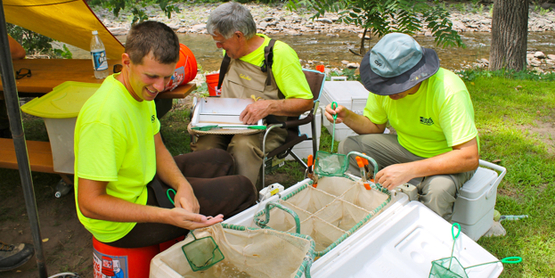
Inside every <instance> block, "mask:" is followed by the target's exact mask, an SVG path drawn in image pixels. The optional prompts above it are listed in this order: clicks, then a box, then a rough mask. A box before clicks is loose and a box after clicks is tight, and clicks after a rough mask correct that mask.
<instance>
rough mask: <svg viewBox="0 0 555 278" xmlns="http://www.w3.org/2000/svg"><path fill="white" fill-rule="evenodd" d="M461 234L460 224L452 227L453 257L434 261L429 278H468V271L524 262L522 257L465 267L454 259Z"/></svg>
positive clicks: (454, 224)
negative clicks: (491, 265) (500, 264)
mask: <svg viewBox="0 0 555 278" xmlns="http://www.w3.org/2000/svg"><path fill="white" fill-rule="evenodd" d="M455 228H457V233H456V234H455ZM460 234H461V226H460V225H459V223H453V226H451V235H452V236H453V247H452V248H451V256H450V257H447V258H442V259H439V260H435V261H432V268H431V269H430V276H428V277H429V278H468V275H467V273H466V270H467V269H469V268H473V267H478V266H483V265H488V264H495V263H508V264H517V263H520V262H522V258H520V257H507V258H503V259H502V260H500V261H493V262H487V263H482V264H477V265H473V266H468V267H463V265H462V264H461V263H460V262H459V260H458V259H457V258H456V257H453V252H454V251H455V241H456V240H457V238H458V237H459V235H460Z"/></svg>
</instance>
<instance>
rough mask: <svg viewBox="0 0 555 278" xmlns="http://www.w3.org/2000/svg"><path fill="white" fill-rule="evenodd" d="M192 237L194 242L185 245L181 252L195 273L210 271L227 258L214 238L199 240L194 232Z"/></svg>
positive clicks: (208, 237)
mask: <svg viewBox="0 0 555 278" xmlns="http://www.w3.org/2000/svg"><path fill="white" fill-rule="evenodd" d="M191 235H192V236H193V238H194V240H193V241H191V242H189V243H187V244H185V245H183V246H182V247H181V250H182V251H183V255H185V258H186V259H187V262H188V263H189V266H191V269H192V270H193V271H194V272H197V271H203V270H206V269H209V268H211V267H212V266H213V265H215V264H217V263H218V262H220V261H222V260H223V259H224V258H225V257H224V255H223V254H222V251H220V248H219V247H218V244H216V241H214V238H213V237H211V236H207V237H202V238H197V237H196V236H195V234H194V233H193V231H191ZM201 245H204V246H201Z"/></svg>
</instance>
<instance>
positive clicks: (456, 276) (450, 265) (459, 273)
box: [429, 257, 468, 278]
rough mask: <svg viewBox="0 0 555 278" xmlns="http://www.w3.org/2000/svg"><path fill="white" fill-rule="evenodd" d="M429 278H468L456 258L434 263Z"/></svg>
mask: <svg viewBox="0 0 555 278" xmlns="http://www.w3.org/2000/svg"><path fill="white" fill-rule="evenodd" d="M429 278H468V276H467V275H466V271H465V270H464V267H463V266H462V265H461V263H460V262H459V260H457V258H455V257H448V258H443V259H439V260H435V261H432V269H431V270H430V276H429Z"/></svg>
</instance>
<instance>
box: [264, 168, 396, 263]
mask: <svg viewBox="0 0 555 278" xmlns="http://www.w3.org/2000/svg"><path fill="white" fill-rule="evenodd" d="M390 199H391V196H390V195H389V194H388V192H387V191H386V190H384V191H382V189H381V188H380V189H378V188H377V187H376V186H375V185H373V188H372V189H371V190H367V189H366V188H365V187H364V185H363V184H362V182H360V181H353V180H351V179H348V178H345V177H323V178H321V179H320V180H319V181H318V185H317V187H316V188H315V187H313V186H311V185H306V186H303V187H300V188H299V189H298V190H296V191H294V192H292V193H291V194H289V195H287V196H284V197H283V198H282V199H280V200H279V201H277V203H279V204H281V205H283V206H285V207H286V208H288V209H291V210H293V211H294V212H295V213H296V214H297V215H298V217H299V220H300V225H301V234H304V235H308V236H310V237H311V238H312V239H313V240H314V241H315V243H316V247H315V254H316V255H317V256H322V255H324V254H325V253H327V252H328V251H329V250H331V249H332V248H334V247H335V246H336V245H337V244H339V243H340V242H341V241H343V240H344V239H345V238H346V237H347V236H348V235H350V234H352V233H353V232H354V231H355V230H357V229H358V228H360V227H361V226H362V225H364V224H365V223H366V222H367V221H368V220H370V219H371V218H373V217H375V216H376V215H377V214H379V213H380V212H381V211H382V209H383V208H384V207H385V205H387V204H388V203H389V201H390ZM265 213H266V212H265V211H262V212H260V213H258V214H257V215H256V217H257V219H263V218H264V217H265ZM269 215H270V217H269V221H268V223H262V225H261V222H263V221H258V222H257V224H258V225H259V226H262V227H268V228H271V229H275V230H280V231H287V232H290V233H294V232H295V231H296V224H295V221H294V218H293V217H292V216H291V214H289V213H288V212H286V211H284V210H281V209H279V208H275V207H274V208H272V209H270V210H269Z"/></svg>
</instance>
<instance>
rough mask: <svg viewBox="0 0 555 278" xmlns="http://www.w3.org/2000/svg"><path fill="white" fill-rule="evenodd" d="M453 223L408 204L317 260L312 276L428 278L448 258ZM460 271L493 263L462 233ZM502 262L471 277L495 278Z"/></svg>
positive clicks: (478, 269) (458, 249)
mask: <svg viewBox="0 0 555 278" xmlns="http://www.w3.org/2000/svg"><path fill="white" fill-rule="evenodd" d="M452 246H453V238H452V235H451V224H450V223H448V222H447V221H445V220H444V219H443V218H441V217H439V216H438V215H437V214H436V213H434V212H432V211H431V210H430V209H428V208H426V207H425V206H424V205H422V204H421V203H420V202H415V201H413V202H410V203H409V204H407V205H406V206H404V207H403V208H402V209H399V210H397V211H396V212H395V213H394V214H392V215H390V217H388V219H387V221H383V222H382V223H381V224H380V225H379V226H378V225H367V226H364V227H363V228H361V229H360V230H359V231H357V232H356V233H355V234H353V235H352V236H351V237H349V238H347V239H346V240H345V241H344V242H343V243H341V244H340V245H338V246H337V247H336V248H335V249H333V250H332V251H330V252H329V253H328V254H326V255H324V256H323V257H321V258H320V259H318V260H317V261H316V262H314V264H313V265H312V268H311V275H312V277H318V278H327V277H364V278H367V277H376V278H378V277H379V278H383V277H388V278H396V277H399V278H406V277H411V278H418V277H428V275H429V273H430V269H431V267H432V261H434V260H437V259H441V258H446V257H450V256H451V250H452ZM454 250H455V252H454V253H453V256H454V257H456V258H457V259H458V260H459V261H460V262H461V264H462V265H463V267H468V266H473V265H477V264H481V263H487V262H493V261H497V258H495V257H494V256H493V255H491V254H490V253H489V252H488V251H486V250H485V249H483V248H482V247H481V246H480V245H478V244H477V243H476V242H474V241H473V240H472V239H470V238H469V237H468V236H466V235H464V234H463V233H461V234H460V235H459V237H458V238H457V242H456V244H455V249H454ZM502 271H503V265H502V264H501V263H494V264H488V265H484V266H481V267H476V268H471V269H469V270H468V271H467V274H468V276H469V277H472V278H477V277H498V276H499V275H500V274H501V272H502Z"/></svg>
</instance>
